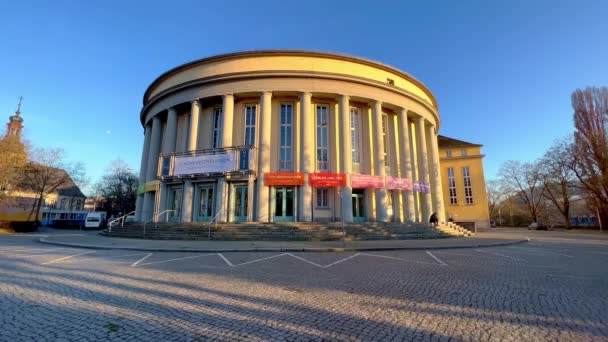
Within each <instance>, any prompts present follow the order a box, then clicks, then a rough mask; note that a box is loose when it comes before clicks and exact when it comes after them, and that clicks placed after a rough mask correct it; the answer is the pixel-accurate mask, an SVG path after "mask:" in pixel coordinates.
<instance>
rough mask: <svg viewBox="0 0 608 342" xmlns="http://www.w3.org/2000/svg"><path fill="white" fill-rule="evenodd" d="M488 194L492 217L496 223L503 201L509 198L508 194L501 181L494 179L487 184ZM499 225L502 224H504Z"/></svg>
mask: <svg viewBox="0 0 608 342" xmlns="http://www.w3.org/2000/svg"><path fill="white" fill-rule="evenodd" d="M486 194H487V196H488V210H489V212H490V217H491V218H492V219H493V220H494V221H496V216H497V215H498V212H499V210H500V207H501V205H502V203H503V201H504V200H505V199H506V198H507V196H508V192H507V191H505V189H504V188H503V186H502V184H501V182H500V181H499V180H496V179H493V180H489V181H487V182H486ZM500 221H502V220H500ZM499 224H502V222H500V223H499Z"/></svg>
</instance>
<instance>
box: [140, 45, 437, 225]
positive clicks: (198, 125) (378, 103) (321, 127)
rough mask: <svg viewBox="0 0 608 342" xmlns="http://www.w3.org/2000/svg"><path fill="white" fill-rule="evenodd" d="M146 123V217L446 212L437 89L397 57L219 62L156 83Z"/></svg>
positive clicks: (304, 55)
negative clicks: (391, 61) (398, 64)
mask: <svg viewBox="0 0 608 342" xmlns="http://www.w3.org/2000/svg"><path fill="white" fill-rule="evenodd" d="M140 119H141V122H142V125H143V127H144V129H145V140H144V147H143V153H142V164H141V168H140V170H141V171H140V179H141V180H142V181H145V183H144V182H142V183H144V184H143V185H142V186H141V187H140V191H139V194H138V198H137V210H136V216H137V219H138V220H142V221H148V220H151V219H153V220H158V221H165V220H170V221H171V220H173V221H184V222H195V221H200V222H209V221H212V220H217V221H219V222H239V221H258V222H269V221H275V222H276V221H340V220H344V221H346V222H352V221H427V220H428V217H429V216H430V215H431V213H433V212H437V213H438V215H439V219H440V220H441V221H444V220H445V218H444V217H443V212H444V211H443V209H442V208H443V199H442V197H443V196H442V195H441V180H440V177H439V157H438V152H437V129H438V127H439V124H440V118H439V114H438V111H437V104H436V101H435V98H434V97H433V95H432V93H431V92H430V91H429V90H428V89H427V88H426V87H425V86H424V85H423V84H421V83H420V82H419V81H417V80H416V79H414V78H413V77H412V76H410V75H408V74H406V73H404V72H402V71H399V70H397V69H395V68H392V67H390V66H386V65H384V64H380V63H377V62H373V61H369V60H365V59H360V58H354V57H350V56H344V55H338V54H329V53H321V52H310V51H289V50H273V51H252V52H240V53H232V54H226V55H220V56H214V57H209V58H205V59H201V60H198V61H194V62H191V63H188V64H185V65H182V66H179V67H177V68H174V69H172V70H170V71H168V72H166V73H164V74H163V75H161V76H160V77H159V78H158V79H156V80H155V81H154V82H153V83H152V84H151V85H150V86H149V87H148V89H147V90H146V93H145V95H144V101H143V109H142V111H141V115H140Z"/></svg>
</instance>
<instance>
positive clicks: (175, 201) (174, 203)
mask: <svg viewBox="0 0 608 342" xmlns="http://www.w3.org/2000/svg"><path fill="white" fill-rule="evenodd" d="M168 199H169V205H168V208H167V209H168V210H172V211H169V212H167V216H165V217H167V218H168V221H170V222H176V221H179V220H180V217H181V215H182V188H170V189H169V198H168ZM163 216H164V215H163ZM159 219H163V218H159Z"/></svg>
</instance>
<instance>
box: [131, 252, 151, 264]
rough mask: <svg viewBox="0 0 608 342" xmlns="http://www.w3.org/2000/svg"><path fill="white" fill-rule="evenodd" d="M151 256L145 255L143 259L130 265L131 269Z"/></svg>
mask: <svg viewBox="0 0 608 342" xmlns="http://www.w3.org/2000/svg"><path fill="white" fill-rule="evenodd" d="M151 255H152V253H148V255H146V256H145V257H143V258H141V259H139V260H137V261H136V262H134V263H132V264H131V267H135V266H137V265H138V264H139V263H140V262H142V261H144V260H146V259H148V258H149V257H150V256H151Z"/></svg>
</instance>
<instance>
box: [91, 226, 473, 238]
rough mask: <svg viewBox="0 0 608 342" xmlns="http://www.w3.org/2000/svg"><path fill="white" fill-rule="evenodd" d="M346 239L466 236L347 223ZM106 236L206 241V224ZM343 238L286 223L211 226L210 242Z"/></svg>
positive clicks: (330, 230)
mask: <svg viewBox="0 0 608 342" xmlns="http://www.w3.org/2000/svg"><path fill="white" fill-rule="evenodd" d="M344 230H345V232H346V237H345V239H346V240H350V241H355V240H408V239H435V238H446V237H450V236H465V235H464V234H463V233H462V232H460V231H459V230H458V229H457V228H451V227H447V228H446V227H439V228H435V227H431V226H429V225H427V224H424V223H376V222H368V223H347V224H345V226H344ZM101 234H102V235H105V236H113V237H124V238H139V239H141V238H145V239H156V240H207V239H208V234H209V226H208V225H207V223H189V222H159V223H157V224H154V223H148V224H146V225H145V228H144V224H143V223H140V222H131V223H125V225H124V227H120V226H118V227H113V228H112V229H111V230H110V229H105V230H103V231H102V232H101ZM341 238H342V224H341V223H340V222H286V223H283V222H281V223H279V222H273V223H257V222H246V223H218V224H217V225H216V224H215V223H214V224H212V225H211V240H223V241H231V240H232V241H243V240H265V241H331V240H340V239H341Z"/></svg>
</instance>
